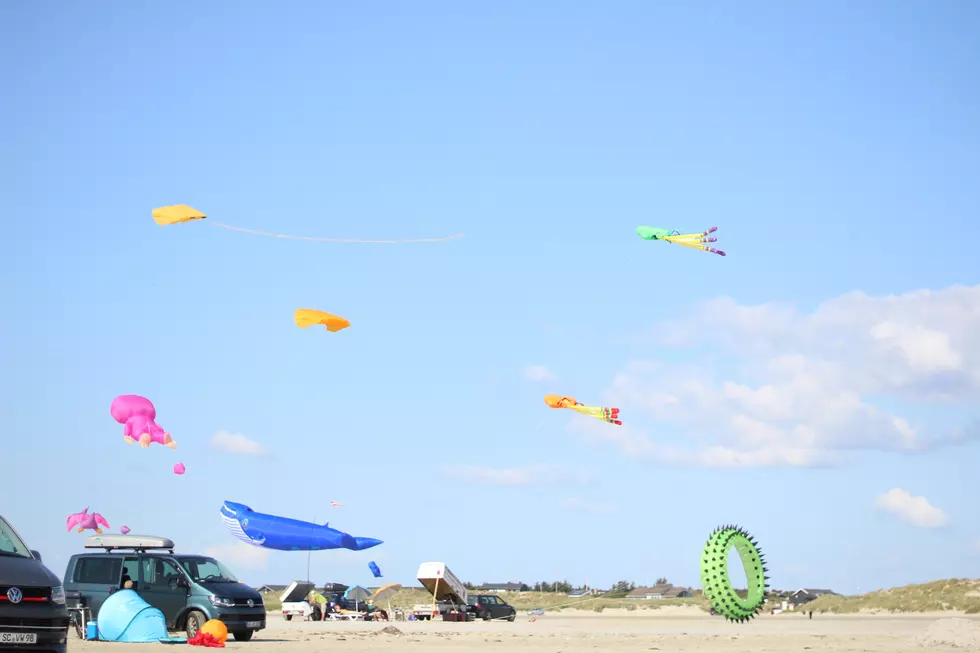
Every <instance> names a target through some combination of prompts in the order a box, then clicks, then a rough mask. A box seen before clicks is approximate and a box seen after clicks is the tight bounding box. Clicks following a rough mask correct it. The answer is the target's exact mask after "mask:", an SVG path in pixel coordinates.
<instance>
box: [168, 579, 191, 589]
mask: <svg viewBox="0 0 980 653" xmlns="http://www.w3.org/2000/svg"><path fill="white" fill-rule="evenodd" d="M168 584H169V585H170V589H172V590H175V589H177V588H178V587H189V585H188V584H187V581H185V580H184V579H183V578H171V579H170V580H169V581H168Z"/></svg>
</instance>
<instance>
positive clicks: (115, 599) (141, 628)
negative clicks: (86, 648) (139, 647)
mask: <svg viewBox="0 0 980 653" xmlns="http://www.w3.org/2000/svg"><path fill="white" fill-rule="evenodd" d="M98 622H99V639H101V640H103V641H107V642H159V641H160V640H161V639H166V637H167V620H166V618H164V616H163V613H162V612H161V611H160V610H158V609H157V608H154V607H153V606H152V605H150V604H149V603H147V602H146V601H144V600H143V598H142V597H141V596H140V595H139V594H137V593H136V592H134V591H133V590H117V591H115V592H113V593H112V594H110V595H109V598H107V599H106V600H105V602H104V603H103V604H102V607H101V608H99V618H98Z"/></svg>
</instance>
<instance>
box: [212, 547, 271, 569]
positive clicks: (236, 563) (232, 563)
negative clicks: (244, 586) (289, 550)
mask: <svg viewBox="0 0 980 653" xmlns="http://www.w3.org/2000/svg"><path fill="white" fill-rule="evenodd" d="M206 553H207V554H208V555H209V556H211V557H212V558H216V559H218V560H220V561H222V562H224V563H225V564H227V565H228V566H229V567H231V568H232V569H234V568H235V567H244V568H246V569H265V568H266V565H268V563H269V551H268V550H267V549H263V548H262V547H259V546H252V545H251V544H245V543H244V542H235V543H234V544H219V545H218V546H212V547H211V548H209V549H208V550H207V552H206Z"/></svg>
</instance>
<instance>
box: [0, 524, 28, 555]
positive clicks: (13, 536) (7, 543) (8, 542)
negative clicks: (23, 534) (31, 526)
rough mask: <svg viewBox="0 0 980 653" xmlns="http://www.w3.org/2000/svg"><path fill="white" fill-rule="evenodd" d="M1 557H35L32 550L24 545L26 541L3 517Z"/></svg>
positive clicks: (0, 531) (0, 539)
mask: <svg viewBox="0 0 980 653" xmlns="http://www.w3.org/2000/svg"><path fill="white" fill-rule="evenodd" d="M0 556H18V557H21V558H32V557H33V556H32V555H31V550H30V549H28V548H27V545H26V544H24V540H22V539H20V537H19V536H18V535H17V532H16V531H14V529H13V527H12V526H11V525H10V524H8V523H7V520H6V519H4V518H3V517H0Z"/></svg>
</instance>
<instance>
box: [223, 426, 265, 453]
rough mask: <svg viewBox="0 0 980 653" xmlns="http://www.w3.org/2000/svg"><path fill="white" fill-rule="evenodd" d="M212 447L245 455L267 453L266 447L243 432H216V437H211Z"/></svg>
mask: <svg viewBox="0 0 980 653" xmlns="http://www.w3.org/2000/svg"><path fill="white" fill-rule="evenodd" d="M211 448H212V449H217V450H218V451H224V452H226V453H237V454H242V455H244V456H263V455H265V449H263V448H262V445H261V444H259V443H258V442H256V441H255V440H252V439H250V438H247V437H245V436H244V435H242V434H241V433H229V432H228V431H218V432H217V433H215V434H214V437H212V438H211Z"/></svg>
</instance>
